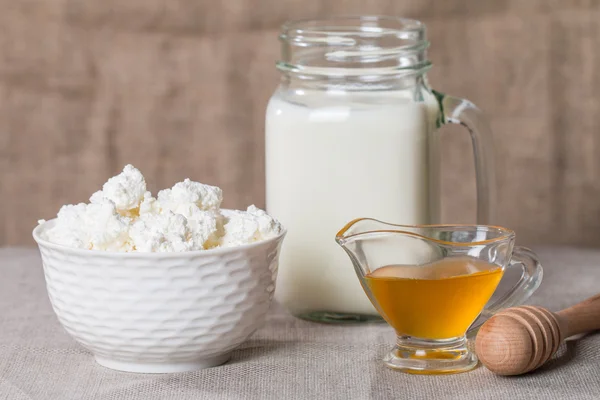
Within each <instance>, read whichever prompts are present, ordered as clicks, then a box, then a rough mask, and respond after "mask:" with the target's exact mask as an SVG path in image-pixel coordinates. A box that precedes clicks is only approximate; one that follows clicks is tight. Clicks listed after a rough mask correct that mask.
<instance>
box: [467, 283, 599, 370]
mask: <svg viewBox="0 0 600 400" xmlns="http://www.w3.org/2000/svg"><path fill="white" fill-rule="evenodd" d="M597 329H600V294H599V295H596V296H594V297H590V298H589V299H587V300H584V301H582V302H581V303H578V304H576V305H574V306H573V307H569V308H567V309H564V310H562V311H559V312H557V313H553V312H551V311H548V310H547V309H545V308H543V307H534V306H520V307H512V308H508V309H506V310H504V311H502V312H499V313H498V314H496V315H494V316H492V317H491V318H490V319H489V320H487V321H486V322H485V323H484V324H483V325H482V326H481V328H480V330H479V333H478V334H477V338H476V340H475V350H476V352H477V356H478V357H479V360H480V361H481V363H482V364H483V365H485V366H486V367H487V368H488V369H489V370H490V371H492V372H494V373H495V374H498V375H519V374H524V373H526V372H529V371H533V370H534V369H536V368H538V367H540V366H541V365H542V364H544V363H545V362H546V361H548V360H549V359H550V357H552V355H553V354H554V353H556V350H558V346H559V345H560V344H561V343H562V341H563V340H564V339H566V338H568V337H570V336H574V335H577V334H580V333H585V332H590V331H594V330H597Z"/></svg>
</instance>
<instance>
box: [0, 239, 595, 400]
mask: <svg viewBox="0 0 600 400" xmlns="http://www.w3.org/2000/svg"><path fill="white" fill-rule="evenodd" d="M537 251H538V254H539V255H540V257H541V259H542V262H543V264H544V268H545V274H544V282H543V283H542V286H541V288H540V289H539V291H538V292H537V293H536V294H535V295H534V297H533V298H532V299H531V301H530V303H532V304H538V305H542V306H546V307H548V308H550V309H551V310H559V309H562V308H565V307H568V306H570V305H572V304H574V303H576V302H578V301H580V300H583V299H585V298H587V297H589V296H591V295H593V294H595V293H596V292H598V291H600V251H599V250H584V249H573V248H553V249H550V248H539V249H537ZM393 341H394V334H393V332H392V330H391V328H389V327H388V326H387V325H385V324H370V325H362V326H331V325H321V324H315V323H310V322H306V321H301V320H298V319H296V318H294V317H292V316H290V315H288V314H286V313H285V312H284V311H283V310H282V309H281V308H280V307H278V306H277V305H274V306H273V307H272V311H271V313H270V316H269V318H268V320H267V323H266V325H265V326H264V327H263V328H262V329H261V330H259V331H258V332H256V333H255V334H254V335H253V336H252V337H251V339H250V340H249V341H247V342H246V343H244V344H243V345H242V346H241V347H240V348H239V349H238V350H236V351H235V352H234V354H233V357H232V359H231V361H229V362H228V363H227V364H225V365H223V366H220V367H216V368H211V369H207V370H203V371H197V372H190V373H180V374H169V375H143V374H130V373H122V372H116V371H112V370H109V369H106V368H103V367H101V366H99V365H97V364H96V363H95V362H94V360H93V358H92V356H91V355H90V354H89V353H88V352H87V351H86V350H84V349H83V348H81V347H80V346H79V345H78V344H77V343H75V342H74V341H73V340H72V339H71V338H70V337H69V336H68V335H67V333H66V332H65V331H64V330H63V329H62V327H61V326H60V325H59V323H58V321H57V319H56V316H55V315H54V313H53V311H52V308H51V307H50V303H49V301H48V297H47V294H46V289H45V282H44V276H43V271H42V266H41V260H40V256H39V253H38V251H37V250H33V249H23V248H20V249H19V248H7V249H0V399H1V400H38V399H39V400H84V399H102V400H117V399H119V400H120V399H124V400H130V399H143V400H152V399H161V400H187V399H215V400H217V399H232V400H239V399H261V400H263V399H277V400H279V399H345V400H347V399H461V400H471V399H473V400H475V399H477V400H481V399H511V400H517V399H534V400H535V399H544V400H547V399H590V400H591V399H596V400H597V399H598V398H600V334H598V333H597V334H590V335H587V336H585V337H583V338H581V339H578V340H574V341H570V342H568V343H567V344H566V345H562V347H561V349H560V350H559V354H558V355H557V357H556V358H555V359H553V360H552V361H550V363H549V364H547V365H546V366H545V367H543V368H542V369H541V370H538V371H536V372H535V373H531V374H528V375H525V376H520V377H512V378H506V377H498V376H495V375H493V374H492V373H490V372H489V371H487V370H486V369H485V368H483V367H480V368H478V369H476V370H475V371H472V372H470V373H466V374H459V375H448V376H412V375H407V374H403V373H399V372H395V371H391V370H389V369H387V368H385V367H384V366H383V364H382V363H381V358H382V357H383V355H384V354H385V352H386V351H388V350H389V349H390V347H391V344H392V343H393Z"/></svg>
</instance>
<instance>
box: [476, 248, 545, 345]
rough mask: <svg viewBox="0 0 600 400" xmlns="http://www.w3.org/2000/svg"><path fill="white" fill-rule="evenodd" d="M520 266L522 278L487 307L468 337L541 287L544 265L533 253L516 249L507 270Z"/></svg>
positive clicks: (526, 249) (523, 249)
mask: <svg viewBox="0 0 600 400" xmlns="http://www.w3.org/2000/svg"><path fill="white" fill-rule="evenodd" d="M519 266H520V267H521V269H522V272H521V278H520V279H519V280H518V281H517V283H515V285H514V286H513V287H512V288H511V289H510V290H509V291H508V292H506V293H505V294H504V295H503V296H502V297H501V298H499V299H498V300H496V301H494V302H493V303H491V304H488V305H486V306H485V308H484V309H483V311H482V312H481V314H480V315H479V318H477V320H476V321H475V322H474V323H473V325H471V326H470V327H469V330H468V331H467V335H468V336H472V335H474V334H475V333H477V330H478V329H479V327H481V325H482V324H483V323H484V322H485V321H486V320H487V319H488V318H489V317H491V316H492V315H494V314H495V313H497V312H498V311H500V310H502V309H504V308H507V307H514V306H517V305H520V304H522V303H523V302H524V301H526V300H527V299H528V298H529V297H531V295H532V294H533V292H535V291H536V289H537V288H538V287H539V286H540V283H542V277H543V275H544V273H543V270H542V265H541V264H540V261H539V259H538V257H537V255H536V254H535V253H534V252H533V251H531V250H529V249H528V248H526V247H520V246H517V247H515V248H514V250H513V256H512V259H511V261H510V263H509V264H508V266H507V267H506V268H517V267H519Z"/></svg>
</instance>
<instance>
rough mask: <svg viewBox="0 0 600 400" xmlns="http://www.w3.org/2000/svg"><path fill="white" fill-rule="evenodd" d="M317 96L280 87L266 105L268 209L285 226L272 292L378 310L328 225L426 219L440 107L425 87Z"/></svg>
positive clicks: (307, 304)
mask: <svg viewBox="0 0 600 400" xmlns="http://www.w3.org/2000/svg"><path fill="white" fill-rule="evenodd" d="M288 95H289V96H288ZM323 96H324V95H323V94H321V93H319V92H314V93H310V92H303V93H302V94H301V95H294V94H287V95H286V93H284V92H280V93H279V94H275V95H274V96H273V97H272V98H271V101H270V102H269V105H268V108H267V117H266V185H267V192H266V193H267V210H268V212H269V213H270V214H271V215H273V216H275V217H276V218H277V219H279V221H280V222H281V223H282V224H283V225H284V226H285V227H286V228H287V230H288V235H287V238H286V243H285V244H284V245H283V248H282V253H281V258H280V266H279V273H278V279H277V285H276V291H275V297H276V299H277V300H278V301H279V302H281V303H282V304H283V305H284V306H286V307H287V308H288V310H290V311H291V312H292V313H293V314H295V315H298V316H303V317H307V318H313V319H319V314H325V315H329V316H332V315H335V314H339V315H344V314H346V315H354V316H363V317H364V316H369V315H373V316H376V315H377V312H376V310H375V309H374V308H373V306H372V305H371V303H370V301H369V300H368V298H367V296H366V295H365V293H364V291H363V289H362V287H361V286H360V283H359V280H358V279H357V277H356V273H355V272H354V270H353V268H352V266H351V263H350V261H349V260H348V257H347V256H346V254H345V253H344V251H343V250H342V249H341V248H340V247H339V246H338V245H337V244H336V243H335V240H334V239H335V235H336V233H337V231H338V230H339V229H340V228H341V227H342V226H343V225H344V224H345V223H347V222H349V221H350V220H352V219H354V218H359V217H372V218H377V219H381V220H385V221H395V222H397V223H401V224H426V223H431V222H433V221H432V219H435V218H436V215H437V212H438V210H437V209H438V204H437V199H438V196H431V195H430V191H431V190H435V188H432V187H431V186H434V185H431V186H430V183H432V182H430V176H429V168H430V164H429V155H430V152H433V151H435V146H434V143H433V142H434V141H435V140H436V139H435V135H432V134H431V132H432V131H433V129H434V126H435V120H436V117H437V115H438V113H439V111H438V110H439V109H438V105H437V101H436V99H435V97H434V96H433V95H432V94H431V93H428V92H423V93H420V94H419V97H421V98H422V100H421V101H415V100H414V96H415V90H414V89H412V90H404V91H396V92H392V93H386V94H385V95H384V96H382V95H381V94H373V93H368V92H366V93H352V94H345V95H340V96H339V98H337V99H335V100H333V99H332V98H331V97H332V96H331V94H330V95H329V96H328V98H327V101H326V102H325V101H324V100H325V99H324V98H323ZM334 98H335V96H334ZM315 316H316V317H315Z"/></svg>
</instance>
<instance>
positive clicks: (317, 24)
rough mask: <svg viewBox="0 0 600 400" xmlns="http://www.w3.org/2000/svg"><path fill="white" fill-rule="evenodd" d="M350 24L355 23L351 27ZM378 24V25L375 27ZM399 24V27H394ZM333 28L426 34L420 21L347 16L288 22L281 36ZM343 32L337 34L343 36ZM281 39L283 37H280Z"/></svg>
mask: <svg viewBox="0 0 600 400" xmlns="http://www.w3.org/2000/svg"><path fill="white" fill-rule="evenodd" d="M349 23H354V24H353V25H350V24H349ZM374 24H377V25H374ZM393 24H397V25H398V26H394V25H393ZM331 27H337V28H341V27H348V28H362V30H363V31H364V32H365V33H371V34H373V33H378V34H380V35H386V34H390V35H393V34H397V33H398V32H415V33H423V34H424V33H425V29H426V28H425V24H424V23H423V22H421V21H419V20H416V19H411V18H404V17H392V16H387V15H345V16H334V17H328V18H312V19H311V18H306V19H297V20H288V21H286V22H284V23H283V25H281V34H282V35H284V37H289V36H288V35H289V34H290V32H291V31H296V32H299V33H300V32H314V31H317V29H318V31H320V32H324V30H325V29H327V28H331ZM341 33H343V32H337V31H336V34H341ZM280 37H281V36H280Z"/></svg>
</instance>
